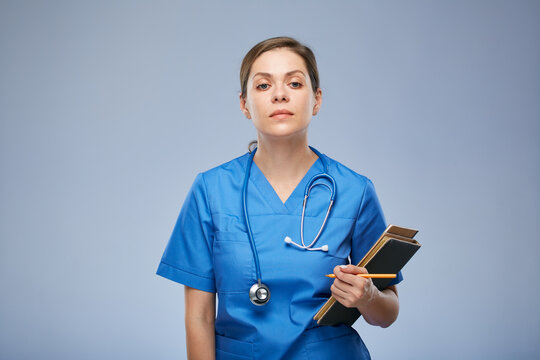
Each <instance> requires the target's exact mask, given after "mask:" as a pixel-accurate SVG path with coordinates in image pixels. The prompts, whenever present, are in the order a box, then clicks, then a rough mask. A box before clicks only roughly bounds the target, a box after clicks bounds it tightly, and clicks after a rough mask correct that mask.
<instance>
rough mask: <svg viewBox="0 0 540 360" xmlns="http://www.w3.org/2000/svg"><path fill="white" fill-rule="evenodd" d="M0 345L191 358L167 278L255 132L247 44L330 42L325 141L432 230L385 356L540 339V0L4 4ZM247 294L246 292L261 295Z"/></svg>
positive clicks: (448, 355)
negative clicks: (174, 255)
mask: <svg viewBox="0 0 540 360" xmlns="http://www.w3.org/2000/svg"><path fill="white" fill-rule="evenodd" d="M0 4H1V5H0V39H1V40H0V117H1V128H0V136H1V138H0V147H1V148H0V150H1V152H0V156H1V158H0V166H1V168H0V172H1V179H2V181H1V199H0V211H1V213H0V236H1V245H0V246H1V247H0V259H1V268H0V289H1V291H0V299H1V305H0V358H2V359H178V358H183V356H185V350H184V348H185V340H184V339H185V335H184V318H183V312H184V305H183V289H182V286H179V285H177V284H174V283H172V282H170V281H167V280H165V279H162V278H160V277H158V276H156V275H155V274H154V273H155V270H156V267H157V265H158V262H159V259H160V257H161V253H162V251H163V249H164V247H165V245H166V243H167V241H168V238H169V236H170V234H171V232H172V228H173V226H174V223H175V221H176V217H177V215H178V212H179V209H180V206H181V204H182V202H183V200H184V197H185V195H186V193H187V190H188V188H189V186H190V185H191V183H192V181H193V179H194V178H195V176H196V174H197V173H198V172H200V171H204V170H206V169H208V168H210V167H213V166H216V165H218V164H220V163H222V162H225V161H227V160H229V159H232V158H233V157H236V156H238V155H240V154H242V153H244V152H245V151H246V148H247V143H248V142H249V141H250V140H251V139H253V138H254V137H255V131H254V128H253V126H252V125H251V124H250V122H249V121H248V120H246V119H245V118H244V117H243V115H242V114H241V112H240V110H239V108H238V91H239V89H240V85H239V80H238V71H239V68H240V62H241V59H242V57H243V55H244V54H245V53H246V52H247V51H248V50H249V48H250V47H251V46H253V45H254V44H255V43H257V42H258V41H260V40H263V39H265V38H267V37H271V36H277V35H291V36H294V37H297V38H298V39H299V40H301V41H303V42H305V43H306V44H308V45H309V46H311V47H312V48H313V49H314V51H315V54H316V56H317V58H318V62H319V67H320V68H319V70H320V74H321V82H322V88H323V106H322V110H321V112H320V114H319V115H318V116H317V117H316V118H314V120H313V123H312V126H311V132H310V143H311V144H312V145H314V146H316V147H317V148H318V149H320V150H321V151H322V152H324V153H326V154H328V155H329V156H331V157H333V158H335V159H337V160H339V161H341V162H342V163H344V164H345V165H347V166H349V167H351V168H353V169H354V170H356V171H358V172H360V173H362V174H365V175H367V176H368V177H370V178H371V179H372V180H373V181H374V183H375V186H376V188H377V191H378V194H379V197H380V200H381V203H382V205H383V208H384V210H385V214H386V217H387V220H388V221H389V222H391V223H395V224H399V225H405V226H411V227H417V228H419V229H420V233H419V234H418V239H419V241H420V242H421V243H422V244H423V247H422V249H421V250H420V252H419V253H418V254H417V256H416V257H415V258H414V259H413V260H412V261H411V262H410V263H409V264H408V265H407V266H406V268H405V271H404V276H405V281H404V282H403V283H402V284H401V285H400V286H399V292H400V304H401V310H400V316H399V319H398V321H397V322H396V323H395V324H394V325H392V326H391V327H390V328H388V329H380V328H375V327H372V326H369V325H367V324H365V322H363V321H359V322H358V323H357V324H356V326H355V327H356V329H357V330H358V331H359V332H360V334H361V335H362V337H363V339H364V341H365V342H366V344H367V346H368V348H369V349H370V351H371V353H372V356H373V358H374V359H455V358H461V359H486V358H490V359H510V358H514V359H517V358H536V357H537V356H538V344H537V340H538V339H539V338H540V325H539V324H540V310H539V307H538V298H539V297H540V291H539V289H538V285H537V284H538V276H537V274H538V267H539V265H540V262H539V260H538V253H539V251H540V239H539V238H538V234H539V233H540V226H539V223H540V222H539V220H540V218H539V215H540V211H539V210H540V192H539V190H538V184H540V161H539V160H540V159H539V155H540V142H539V136H540V67H539V65H538V64H540V2H538V1H510V0H508V1H469V0H466V1H465V0H461V1H445V2H443V1H427V0H425V1H401V0H400V1H335V2H331V1H260V0H258V1H226V2H225V1H224V2H218V1H216V2H211V3H210V2H205V1H198V2H197V1H189V2H188V1H180V2H174V1H151V2H150V1H146V2H144V1H112V2H110V1H97V2H96V1H88V2H80V1H79V2H77V1H75V2H74V1H63V2H62V1H47V2H45V1H2V2H1V3H0ZM246 296H247V294H246Z"/></svg>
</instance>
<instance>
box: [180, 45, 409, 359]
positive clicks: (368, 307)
mask: <svg viewBox="0 0 540 360" xmlns="http://www.w3.org/2000/svg"><path fill="white" fill-rule="evenodd" d="M321 104H322V91H321V89H317V91H315V92H314V91H313V89H312V86H311V81H310V78H309V75H308V71H307V68H306V65H305V62H304V60H303V59H302V57H300V56H299V55H297V54H296V53H294V52H292V51H290V50H289V49H286V48H280V49H274V50H270V51H267V52H265V53H263V54H261V55H260V56H259V57H258V58H257V59H256V60H255V61H254V63H253V65H252V67H251V71H250V74H249V79H248V83H247V91H246V94H245V97H244V96H242V94H240V109H241V110H242V112H243V113H244V115H245V116H246V118H247V119H249V120H251V121H252V122H253V125H254V126H255V128H256V130H257V140H258V148H257V152H256V153H255V156H254V159H253V161H254V162H255V163H256V164H257V166H258V167H259V169H260V170H261V171H262V172H263V174H264V175H265V177H266V179H267V180H268V181H269V182H270V184H271V185H272V187H273V188H274V190H275V192H276V194H277V195H278V196H279V198H280V199H281V201H282V202H285V201H286V200H287V199H288V198H289V196H290V194H291V193H292V192H293V191H294V189H295V188H296V186H297V185H298V183H299V182H300V181H301V180H302V178H303V177H304V176H305V174H306V173H307V171H308V170H309V168H310V167H311V166H312V165H313V163H314V162H315V161H316V160H317V155H315V154H314V153H313V151H311V149H309V147H308V136H307V135H308V127H309V124H310V122H311V120H312V117H313V116H314V115H316V114H317V113H318V111H319V109H320V106H321ZM276 110H285V111H286V112H287V114H277V115H276V114H275V111H276ZM357 273H367V271H366V269H364V268H359V267H356V266H352V265H349V266H347V267H345V268H340V267H336V268H335V269H334V274H336V279H335V280H334V283H333V285H332V287H331V291H332V295H333V296H334V297H335V298H336V300H338V301H339V302H340V303H342V304H343V305H345V306H348V307H352V306H354V307H356V308H358V310H360V312H361V313H362V316H363V318H364V319H365V320H366V321H367V322H368V323H369V324H371V325H377V326H381V327H387V326H390V325H391V324H392V323H393V322H394V321H395V319H396V318H397V315H398V311H399V301H398V297H397V289H396V287H395V286H391V287H389V288H387V289H385V290H383V291H382V292H381V291H379V290H377V288H376V287H375V286H374V285H373V282H372V281H371V279H364V278H361V277H358V276H354V274H357ZM246 296H247V294H246ZM185 304H186V311H185V313H186V318H185V319H186V342H187V352H188V359H190V360H194V359H197V360H199V359H215V338H214V326H215V315H216V314H215V304H216V300H215V294H214V293H209V292H205V291H200V290H197V289H193V288H190V287H187V286H185Z"/></svg>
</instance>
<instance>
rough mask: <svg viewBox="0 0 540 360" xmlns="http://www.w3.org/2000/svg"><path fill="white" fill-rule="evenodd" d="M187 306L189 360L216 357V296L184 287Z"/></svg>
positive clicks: (206, 359) (205, 359)
mask: <svg viewBox="0 0 540 360" xmlns="http://www.w3.org/2000/svg"><path fill="white" fill-rule="evenodd" d="M184 295H185V306H186V310H185V313H186V316H185V319H186V345H187V356H188V359H189V360H213V359H215V357H216V346H215V331H214V329H215V328H214V325H215V318H216V294H215V293H212V292H206V291H201V290H197V289H194V288H191V287H189V286H184Z"/></svg>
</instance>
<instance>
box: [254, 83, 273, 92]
mask: <svg viewBox="0 0 540 360" xmlns="http://www.w3.org/2000/svg"><path fill="white" fill-rule="evenodd" d="M269 86H270V85H268V84H266V83H262V84H259V85H257V89H261V90H266V89H268V87H269Z"/></svg>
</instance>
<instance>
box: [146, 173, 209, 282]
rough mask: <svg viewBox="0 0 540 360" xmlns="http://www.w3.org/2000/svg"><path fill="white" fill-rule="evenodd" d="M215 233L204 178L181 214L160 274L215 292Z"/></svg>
mask: <svg viewBox="0 0 540 360" xmlns="http://www.w3.org/2000/svg"><path fill="white" fill-rule="evenodd" d="M213 239H214V230H213V224H212V216H211V213H210V207H209V203H208V196H207V192H206V184H205V182H204V177H203V174H199V175H198V176H197V178H196V179H195V181H194V183H193V185H192V187H191V189H190V191H189V193H188V195H187V197H186V200H185V201H184V204H183V205H182V209H181V210H180V215H179V216H178V220H177V221H176V225H175V227H174V229H173V232H172V235H171V237H170V239H169V243H168V244H167V247H166V248H165V251H164V253H163V256H162V258H161V262H160V264H159V266H158V269H157V272H156V273H157V274H158V275H160V276H163V277H165V278H167V279H169V280H172V281H176V282H178V283H181V284H184V285H187V286H189V287H193V288H196V289H199V290H203V291H208V292H215V291H216V287H215V281H214V267H213V259H212V244H213Z"/></svg>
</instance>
